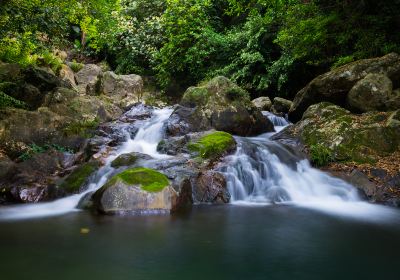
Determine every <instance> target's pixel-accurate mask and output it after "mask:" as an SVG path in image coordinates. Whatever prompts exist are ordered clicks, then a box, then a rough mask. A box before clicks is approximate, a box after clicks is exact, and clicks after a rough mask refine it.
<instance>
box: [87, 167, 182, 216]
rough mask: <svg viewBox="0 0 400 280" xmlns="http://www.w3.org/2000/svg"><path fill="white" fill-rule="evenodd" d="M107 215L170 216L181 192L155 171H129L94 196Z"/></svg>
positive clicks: (175, 207)
mask: <svg viewBox="0 0 400 280" xmlns="http://www.w3.org/2000/svg"><path fill="white" fill-rule="evenodd" d="M93 200H94V206H95V208H96V209H97V210H98V211H99V212H101V213H104V214H119V213H139V214H141V213H164V212H167V213H170V212H171V211H174V210H175V209H177V207H178V205H177V201H178V193H177V192H176V191H175V190H174V188H173V187H172V186H171V185H170V182H169V180H168V178H167V177H166V176H165V175H163V174H161V173H159V172H157V171H155V170H152V169H148V168H133V169H127V170H125V171H123V172H122V173H119V174H117V175H115V176H114V177H112V178H111V179H110V180H109V181H108V182H107V183H106V184H105V185H104V186H103V187H102V188H100V189H99V190H98V191H96V192H95V194H94V196H93Z"/></svg>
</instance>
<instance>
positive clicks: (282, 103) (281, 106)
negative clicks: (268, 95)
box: [271, 97, 293, 115]
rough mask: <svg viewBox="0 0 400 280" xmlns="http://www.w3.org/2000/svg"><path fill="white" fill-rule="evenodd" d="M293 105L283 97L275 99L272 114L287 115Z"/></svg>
mask: <svg viewBox="0 0 400 280" xmlns="http://www.w3.org/2000/svg"><path fill="white" fill-rule="evenodd" d="M292 105H293V102H292V101H290V100H287V99H285V98H281V97H275V98H274V103H273V105H272V107H271V112H272V113H274V114H278V115H279V114H283V115H285V114H287V113H288V112H289V110H290V107H291V106H292Z"/></svg>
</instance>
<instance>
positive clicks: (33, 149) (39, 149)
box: [18, 143, 73, 161]
mask: <svg viewBox="0 0 400 280" xmlns="http://www.w3.org/2000/svg"><path fill="white" fill-rule="evenodd" d="M48 150H56V151H59V152H62V153H73V151H72V150H71V149H69V148H67V147H63V146H60V145H57V144H46V145H43V146H39V145H37V144H35V143H33V144H31V145H29V149H28V150H27V151H26V152H24V153H23V154H21V155H20V156H19V157H18V159H19V160H22V161H25V160H28V159H31V158H32V157H33V156H34V155H36V154H40V153H44V152H46V151H48Z"/></svg>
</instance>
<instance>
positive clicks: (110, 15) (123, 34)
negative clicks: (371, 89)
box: [0, 0, 400, 97]
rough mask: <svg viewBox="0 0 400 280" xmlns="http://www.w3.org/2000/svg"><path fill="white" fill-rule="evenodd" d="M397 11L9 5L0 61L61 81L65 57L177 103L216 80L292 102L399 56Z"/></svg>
mask: <svg viewBox="0 0 400 280" xmlns="http://www.w3.org/2000/svg"><path fill="white" fill-rule="evenodd" d="M399 9H400V2H399V1H397V0H388V1H373V0H364V1H354V0H350V1H336V0H310V1H302V0H279V1H276V0H227V1H226V0H225V1H223V0H152V1H148V0H88V1H77V0H57V1H56V0H46V1H44V0H13V1H11V0H4V1H2V9H1V11H0V60H2V61H4V62H15V63H19V64H21V65H24V66H27V65H42V66H49V67H51V68H52V69H53V71H55V72H57V71H58V70H59V68H60V65H61V64H60V63H61V62H62V61H61V60H60V58H59V57H58V56H57V54H56V53H57V52H56V51H55V50H57V49H67V50H68V51H69V55H70V57H71V56H72V57H75V58H77V59H82V58H83V57H87V56H89V57H91V59H95V60H98V61H99V60H102V59H107V61H108V63H109V64H110V65H111V67H112V68H113V69H114V70H117V72H119V73H137V74H142V75H151V76H156V77H157V81H158V84H159V85H160V86H161V87H162V89H164V91H165V93H166V94H167V96H170V97H180V94H181V93H182V92H183V91H184V90H185V89H186V88H187V87H188V86H191V85H195V84H197V83H199V82H201V81H203V80H207V79H210V78H211V77H214V76H216V75H223V76H226V77H228V78H230V79H231V80H233V81H234V82H236V83H238V84H239V85H240V86H241V87H243V88H244V89H246V90H248V91H249V92H251V93H252V95H253V97H255V96H258V95H266V94H268V95H272V97H273V96H288V97H291V96H293V95H294V94H295V93H296V91H297V90H298V89H299V88H301V87H303V86H304V85H305V83H306V82H308V81H309V80H310V79H311V78H313V77H314V76H315V75H316V74H319V73H322V72H324V71H326V70H328V69H330V68H335V67H338V66H340V65H343V64H344V63H348V62H351V61H353V60H357V59H361V58H368V57H375V56H379V55H383V54H386V53H389V52H392V51H397V52H399V51H400V34H399V33H398V32H395V31H394V30H393V28H392V27H393V26H397V24H398V19H397V14H398V11H399ZM72 67H73V69H74V71H78V69H79V64H72Z"/></svg>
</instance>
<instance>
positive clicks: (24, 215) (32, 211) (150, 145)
mask: <svg viewBox="0 0 400 280" xmlns="http://www.w3.org/2000/svg"><path fill="white" fill-rule="evenodd" d="M171 113H172V109H170V108H164V109H159V110H154V111H153V117H152V118H151V119H149V120H146V121H144V123H143V125H142V126H141V127H140V129H139V131H138V132H137V134H136V136H135V137H134V139H131V138H130V136H129V133H128V132H126V135H127V140H126V142H125V143H123V144H122V145H121V146H120V147H118V148H117V149H116V151H114V152H113V153H111V154H110V156H108V157H107V158H106V159H105V165H104V166H103V167H102V168H100V169H99V170H98V171H97V172H96V174H95V175H94V176H93V180H92V183H90V184H89V186H88V189H87V190H86V191H85V192H83V193H80V194H76V195H72V196H69V197H65V198H62V199H58V200H56V201H53V202H47V203H38V204H29V205H17V206H10V207H3V208H1V211H0V220H18V219H29V218H40V217H49V216H57V215H63V214H67V213H70V212H74V211H79V210H78V209H77V208H76V207H77V205H78V203H79V201H80V200H81V199H82V198H83V197H84V196H85V195H86V194H87V193H89V192H94V191H96V190H97V189H99V188H101V187H102V186H103V185H104V184H105V183H106V182H107V180H108V179H109V177H110V176H111V175H112V174H113V171H114V168H112V167H111V166H110V165H111V162H112V161H113V160H114V159H116V158H117V157H118V156H119V155H122V154H125V153H131V152H139V153H145V154H148V155H150V156H152V157H154V158H163V157H165V155H162V154H159V153H158V152H157V144H158V142H160V141H161V140H162V137H163V126H164V123H165V121H166V120H167V119H168V118H169V116H170V115H171Z"/></svg>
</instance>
